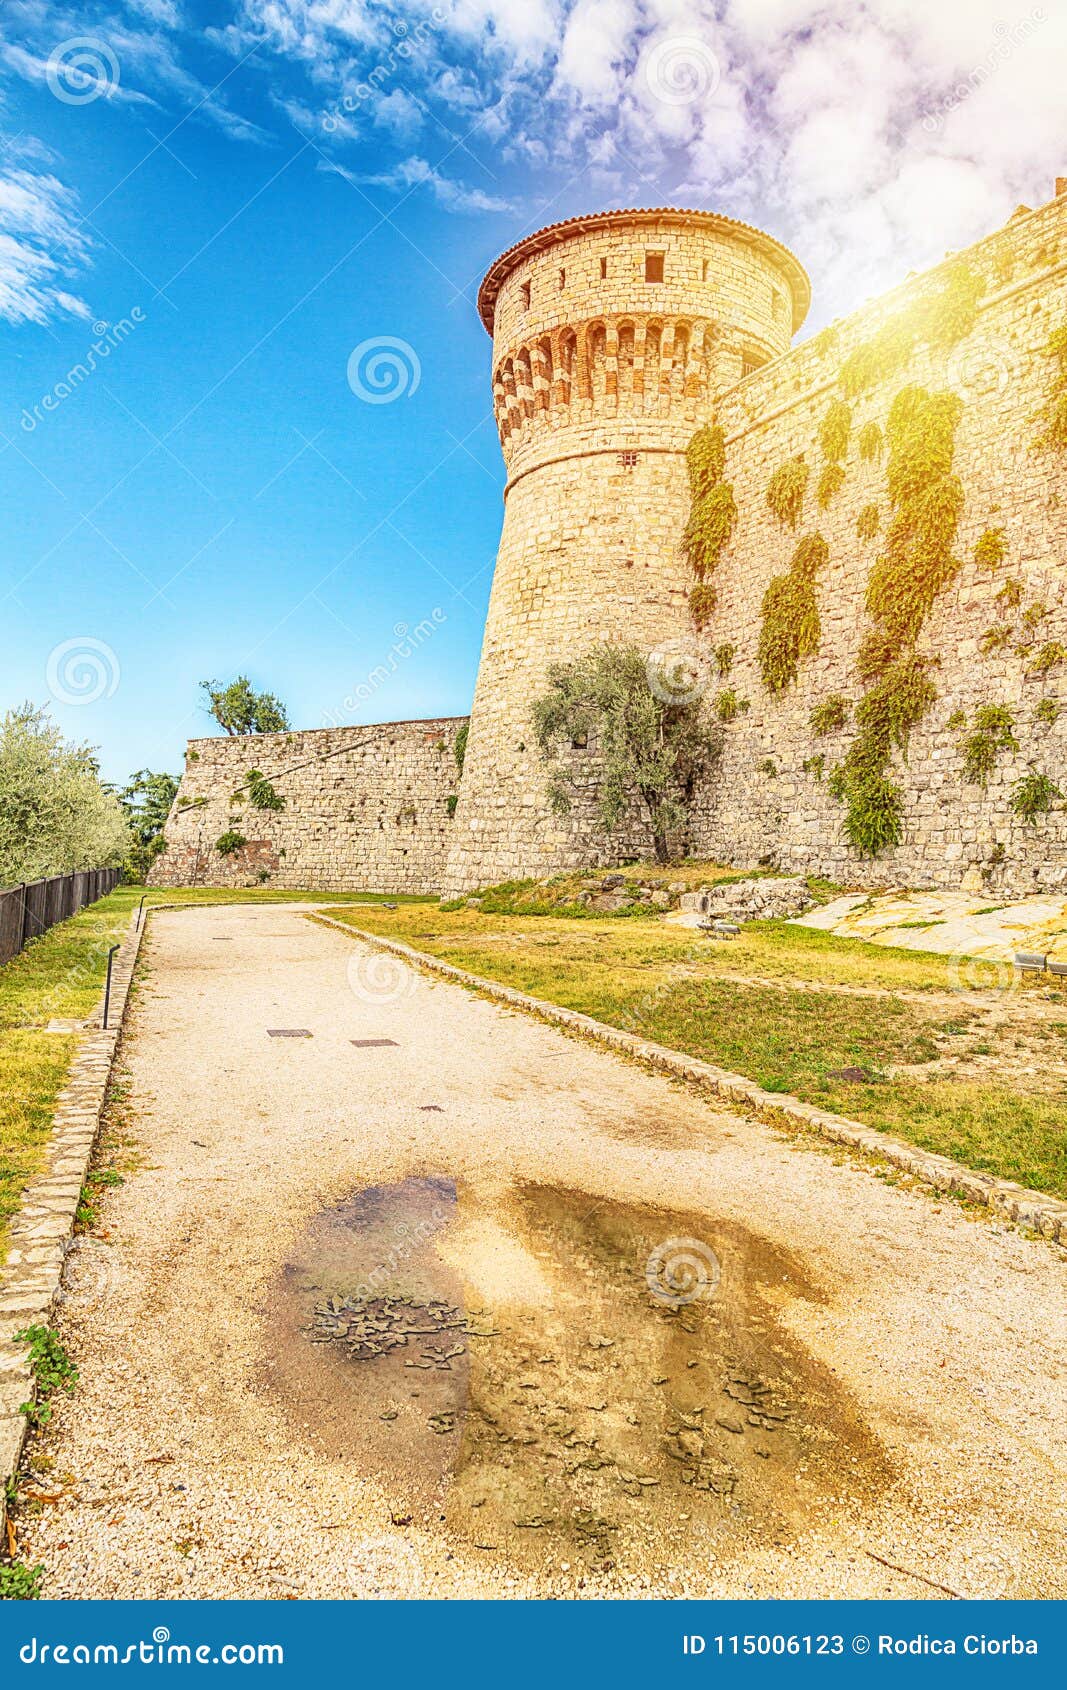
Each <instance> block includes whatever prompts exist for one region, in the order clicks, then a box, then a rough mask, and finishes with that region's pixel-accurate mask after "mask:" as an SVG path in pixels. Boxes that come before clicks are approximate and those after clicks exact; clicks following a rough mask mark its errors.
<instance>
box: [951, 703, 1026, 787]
mask: <svg viewBox="0 0 1067 1690" xmlns="http://www.w3.org/2000/svg"><path fill="white" fill-rule="evenodd" d="M1014 730H1015V717H1014V714H1013V713H1012V711H1011V710H1009V708H1008V706H1007V705H1006V704H980V705H979V707H978V709H977V710H976V711H975V713H974V729H973V731H972V732H971V733H969V734H968V735H967V737H966V738H965V739H964V740H963V741H962V742H961V745H960V751H961V753H962V755H963V778H964V780H967V781H972V782H973V783H974V784H975V785H976V786H986V785H988V782H989V776H990V774H991V773H992V771H993V769H994V767H995V765H996V761H997V756H998V754H999V753H1000V752H1001V751H1014V750H1015V749H1016V748H1017V747H1018V743H1019V742H1018V740H1017V739H1016V737H1015V731H1014Z"/></svg>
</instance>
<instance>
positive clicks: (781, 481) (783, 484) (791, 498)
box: [767, 458, 810, 528]
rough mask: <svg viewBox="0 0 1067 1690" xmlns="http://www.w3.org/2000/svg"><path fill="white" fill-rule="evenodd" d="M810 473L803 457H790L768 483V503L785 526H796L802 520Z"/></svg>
mask: <svg viewBox="0 0 1067 1690" xmlns="http://www.w3.org/2000/svg"><path fill="white" fill-rule="evenodd" d="M809 473H810V472H809V469H808V466H807V464H806V463H805V461H804V459H803V458H790V460H789V462H788V463H785V464H780V465H779V466H778V468H777V469H776V470H775V472H774V474H773V475H772V476H771V478H770V480H769V481H768V483H767V504H768V505H769V506H770V508H771V510H772V511H773V512H774V514H775V516H776V517H777V518H778V521H779V522H780V523H781V524H782V526H783V527H784V528H795V527H796V525H797V523H798V522H799V521H800V513H801V511H802V510H803V508H804V494H805V492H806V491H807V486H808V475H809Z"/></svg>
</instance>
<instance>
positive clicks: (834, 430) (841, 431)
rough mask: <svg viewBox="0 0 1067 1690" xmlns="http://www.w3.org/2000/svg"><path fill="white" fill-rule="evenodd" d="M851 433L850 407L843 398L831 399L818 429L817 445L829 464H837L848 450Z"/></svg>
mask: <svg viewBox="0 0 1067 1690" xmlns="http://www.w3.org/2000/svg"><path fill="white" fill-rule="evenodd" d="M851 433H852V409H851V407H850V406H849V405H846V404H845V401H844V400H843V399H832V400H831V401H830V405H829V407H828V409H827V412H826V415H825V417H824V418H823V420H822V426H821V428H820V429H819V445H820V446H821V447H822V455H823V457H824V458H825V459H826V461H827V463H829V464H839V463H841V462H842V461H843V460H844V457H845V454H846V452H847V451H848V441H849V436H850V434H851Z"/></svg>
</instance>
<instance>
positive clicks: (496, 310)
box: [446, 209, 810, 892]
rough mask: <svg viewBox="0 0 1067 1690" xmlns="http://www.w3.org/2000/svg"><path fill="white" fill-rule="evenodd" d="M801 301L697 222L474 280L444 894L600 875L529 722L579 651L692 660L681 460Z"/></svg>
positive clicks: (732, 237) (805, 289)
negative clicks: (578, 871)
mask: <svg viewBox="0 0 1067 1690" xmlns="http://www.w3.org/2000/svg"><path fill="white" fill-rule="evenodd" d="M809 298H810V289H809V286H808V280H807V276H806V275H805V273H804V271H803V269H802V268H801V266H800V264H799V263H798V262H797V260H796V259H795V258H794V257H793V255H792V253H790V252H789V251H788V250H787V248H785V247H784V246H782V245H780V243H779V242H778V241H776V240H773V239H772V238H771V237H770V236H769V235H765V234H763V233H761V232H760V230H758V229H753V228H750V227H749V225H748V224H746V223H739V222H735V221H734V219H733V218H730V217H721V216H718V215H716V214H715V213H712V212H706V211H673V210H669V209H664V210H656V211H605V212H598V213H596V214H594V215H590V216H587V217H572V218H569V219H568V220H567V221H566V222H563V223H555V224H553V225H552V226H551V227H549V228H547V229H542V230H540V231H539V232H538V233H537V234H534V235H529V236H527V238H526V239H525V240H523V241H520V242H519V243H518V245H517V246H513V247H512V248H511V249H510V250H509V251H508V252H505V253H504V254H503V256H502V257H500V258H498V259H497V261H496V263H495V264H494V265H493V266H492V268H491V269H490V270H489V272H488V274H487V276H486V278H485V280H484V282H483V283H482V287H481V291H480V293H479V296H478V308H479V311H480V313H481V316H482V321H483V322H484V323H485V326H486V328H487V329H488V330H489V332H490V334H491V335H492V337H493V399H494V408H495V412H496V420H497V427H498V429H499V432H500V441H501V446H502V448H503V452H504V461H505V463H506V465H507V470H508V482H507V487H506V489H505V494H504V497H505V514H504V528H503V533H502V535H501V539H500V550H499V553H498V555H497V564H496V574H495V577H494V581H493V590H492V596H491V598H490V603H489V615H488V620H487V623H486V630H485V641H484V644H483V646H482V657H481V666H480V668H479V671H478V684H477V688H476V691H475V696H474V707H473V712H472V716H471V728H470V737H469V740H468V744H467V753H466V761H465V763H464V769H463V778H462V781H461V783H460V794H459V805H458V808H457V811H456V816H455V821H454V823H453V827H454V836H453V845H452V849H451V852H450V857H449V865H448V872H447V876H446V890H447V891H449V892H457V891H462V890H467V889H470V888H472V887H475V886H479V885H489V884H491V883H493V882H495V881H499V880H506V879H512V878H520V877H527V876H532V875H543V874H548V873H551V872H553V871H554V870H557V869H561V868H571V867H577V866H583V865H592V864H596V863H597V862H604V861H608V860H612V859H616V858H617V857H618V856H619V854H620V841H619V840H615V841H614V843H613V844H610V845H609V843H608V841H607V840H605V839H604V838H603V836H602V835H600V834H598V833H597V832H596V830H595V829H594V828H591V826H590V818H589V815H588V812H584V811H582V810H581V809H580V808H579V809H576V811H575V812H574V814H572V815H570V816H567V817H563V818H560V817H558V816H555V815H553V814H552V813H551V811H550V810H549V807H548V803H547V800H546V797H545V778H546V777H545V768H544V764H543V762H542V760H541V756H540V753H539V751H538V748H537V744H536V740H535V737H534V732H533V725H532V721H531V715H530V708H531V704H532V703H533V701H534V699H535V698H536V697H537V696H538V695H539V693H540V692H541V691H543V688H544V680H545V671H546V669H547V667H548V665H549V663H551V662H553V661H558V660H561V659H562V660H566V659H567V658H573V657H576V656H578V655H579V654H580V653H581V652H583V651H585V650H587V649H588V648H589V646H591V645H594V644H597V643H618V644H627V645H629V644H636V645H638V646H640V647H642V648H643V649H646V650H648V651H649V652H651V651H653V650H655V649H657V648H659V647H662V646H664V645H665V644H669V643H670V642H671V641H677V640H680V641H684V642H686V643H688V642H689V641H690V640H691V638H692V631H691V623H690V620H689V610H688V588H689V585H690V581H689V579H688V574H687V570H686V567H685V564H684V560H683V558H682V556H681V553H680V549H679V542H680V539H681V535H682V530H683V528H684V526H685V521H686V516H687V513H688V483H687V478H686V469H685V449H686V446H687V445H688V443H689V440H690V438H691V437H692V435H693V432H694V430H695V429H696V428H697V427H699V426H700V424H702V423H704V422H707V421H709V420H710V419H711V417H712V415H713V412H714V404H715V398H716V396H717V395H718V394H720V393H722V392H723V391H724V390H725V389H726V388H729V387H732V386H733V385H734V384H735V383H736V382H738V381H740V380H741V379H742V377H743V376H745V375H748V374H749V373H750V372H751V371H753V370H756V369H758V368H759V367H760V365H762V364H765V363H767V362H768V360H770V359H771V358H776V357H778V356H779V355H780V354H781V353H783V352H785V351H787V350H788V347H789V343H790V340H791V337H792V335H793V333H794V331H795V330H796V329H797V328H798V327H799V325H800V323H801V322H802V320H803V318H804V315H805V313H806V311H807V307H808V302H809ZM643 843H644V842H643V841H635V846H636V848H638V849H639V848H641V845H642V844H643Z"/></svg>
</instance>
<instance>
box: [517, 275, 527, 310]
mask: <svg viewBox="0 0 1067 1690" xmlns="http://www.w3.org/2000/svg"><path fill="white" fill-rule="evenodd" d="M519 292H520V293H521V295H522V308H523V310H524V311H528V310H529V309H530V284H529V282H523V284H522V287H521V288H520V289H519Z"/></svg>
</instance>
